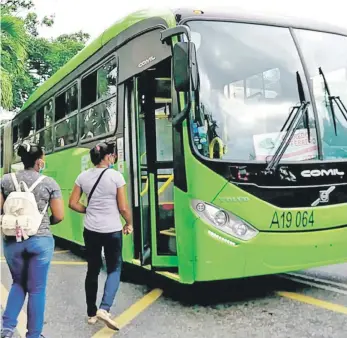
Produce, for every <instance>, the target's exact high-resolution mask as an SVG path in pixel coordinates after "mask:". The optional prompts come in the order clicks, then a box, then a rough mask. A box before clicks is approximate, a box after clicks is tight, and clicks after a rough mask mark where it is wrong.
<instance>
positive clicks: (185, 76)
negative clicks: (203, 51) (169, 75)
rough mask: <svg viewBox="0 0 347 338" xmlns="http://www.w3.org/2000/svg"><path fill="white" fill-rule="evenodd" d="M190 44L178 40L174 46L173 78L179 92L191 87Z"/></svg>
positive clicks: (186, 90)
mask: <svg viewBox="0 0 347 338" xmlns="http://www.w3.org/2000/svg"><path fill="white" fill-rule="evenodd" d="M190 72H191V70H190V67H189V44H188V43H187V42H177V43H176V44H175V45H174V48H173V80H174V85H175V89H176V91H178V92H188V91H189V89H190V75H191V73H190Z"/></svg>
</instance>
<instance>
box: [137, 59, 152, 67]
mask: <svg viewBox="0 0 347 338" xmlns="http://www.w3.org/2000/svg"><path fill="white" fill-rule="evenodd" d="M154 60H155V56H150V57H149V58H148V59H146V60H143V61H142V62H140V63H139V64H138V67H139V68H142V67H143V66H146V65H148V64H149V63H151V62H153V61H154Z"/></svg>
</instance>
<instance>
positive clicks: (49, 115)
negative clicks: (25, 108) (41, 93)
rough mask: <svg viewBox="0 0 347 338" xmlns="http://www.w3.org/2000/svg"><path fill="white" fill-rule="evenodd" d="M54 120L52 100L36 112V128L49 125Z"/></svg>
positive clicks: (39, 128)
mask: <svg viewBox="0 0 347 338" xmlns="http://www.w3.org/2000/svg"><path fill="white" fill-rule="evenodd" d="M52 122H53V102H52V100H50V101H49V102H48V103H46V104H45V105H44V106H42V107H41V108H40V109H39V110H38V111H37V113H36V130H41V129H43V128H44V127H48V126H50V125H51V124H52Z"/></svg>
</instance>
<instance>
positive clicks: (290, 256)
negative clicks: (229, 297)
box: [195, 220, 347, 281]
mask: <svg viewBox="0 0 347 338" xmlns="http://www.w3.org/2000/svg"><path fill="white" fill-rule="evenodd" d="M195 228H196V257H197V261H196V263H195V277H196V278H195V280H196V281H209V280H219V279H232V278H242V277H250V276H259V275H267V274H276V273H284V272H290V271H297V270H302V269H308V268H312V267H318V266H324V265H329V264H337V263H342V262H345V261H346V259H347V249H346V238H347V227H345V228H341V229H336V230H326V231H317V232H307V233H281V234H279V233H260V234H259V235H258V236H257V237H256V238H254V239H252V240H251V241H249V242H244V241H237V240H236V239H235V238H233V237H232V236H229V235H227V234H225V233H224V232H222V231H220V230H218V229H216V228H214V227H212V226H209V225H207V224H206V223H204V222H203V221H201V220H198V221H197V222H196V224H195Z"/></svg>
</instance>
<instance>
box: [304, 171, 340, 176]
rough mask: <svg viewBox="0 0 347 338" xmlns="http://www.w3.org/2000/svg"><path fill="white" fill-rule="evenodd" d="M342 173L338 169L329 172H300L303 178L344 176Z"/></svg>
mask: <svg viewBox="0 0 347 338" xmlns="http://www.w3.org/2000/svg"><path fill="white" fill-rule="evenodd" d="M344 174H345V173H344V172H343V171H340V170H339V169H329V170H325V169H322V170H319V169H315V170H304V171H302V172H301V176H303V177H323V176H344Z"/></svg>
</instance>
